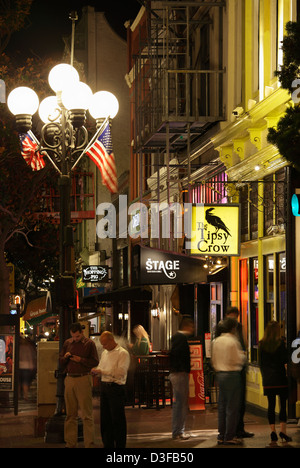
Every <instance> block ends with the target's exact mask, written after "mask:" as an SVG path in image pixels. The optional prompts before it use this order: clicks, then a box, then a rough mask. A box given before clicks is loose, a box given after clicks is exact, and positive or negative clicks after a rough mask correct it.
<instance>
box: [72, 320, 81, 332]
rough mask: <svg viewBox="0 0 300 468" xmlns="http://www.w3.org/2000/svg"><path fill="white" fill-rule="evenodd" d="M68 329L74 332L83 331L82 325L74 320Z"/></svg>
mask: <svg viewBox="0 0 300 468" xmlns="http://www.w3.org/2000/svg"><path fill="white" fill-rule="evenodd" d="M70 331H71V332H72V333H76V332H79V333H81V332H82V331H83V327H82V325H81V323H79V322H75V323H72V325H71V326H70Z"/></svg>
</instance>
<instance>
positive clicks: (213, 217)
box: [205, 208, 231, 237]
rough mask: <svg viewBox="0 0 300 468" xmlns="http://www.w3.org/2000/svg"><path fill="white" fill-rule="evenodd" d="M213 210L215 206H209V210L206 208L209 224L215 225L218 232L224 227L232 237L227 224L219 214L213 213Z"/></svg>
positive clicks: (206, 217) (223, 229)
mask: <svg viewBox="0 0 300 468" xmlns="http://www.w3.org/2000/svg"><path fill="white" fill-rule="evenodd" d="M213 211H214V208H209V209H208V210H206V213H205V219H206V221H207V222H208V224H211V225H212V226H214V227H215V228H216V232H218V231H219V229H222V231H224V232H226V234H228V235H229V236H230V237H231V234H230V231H229V229H228V227H227V226H226V225H225V223H224V222H223V221H222V219H221V218H220V217H219V216H216V215H214V214H213V213H212V212H213Z"/></svg>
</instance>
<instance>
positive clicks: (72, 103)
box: [7, 63, 119, 415]
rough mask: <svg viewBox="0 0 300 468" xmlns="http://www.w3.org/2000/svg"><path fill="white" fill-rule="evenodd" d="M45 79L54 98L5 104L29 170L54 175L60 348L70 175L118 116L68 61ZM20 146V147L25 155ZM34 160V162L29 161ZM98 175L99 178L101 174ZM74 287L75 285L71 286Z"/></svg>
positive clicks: (66, 292)
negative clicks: (89, 121)
mask: <svg viewBox="0 0 300 468" xmlns="http://www.w3.org/2000/svg"><path fill="white" fill-rule="evenodd" d="M48 81H49V84H50V87H51V88H52V90H53V91H54V93H55V95H53V96H49V97H47V98H45V99H44V100H43V101H42V102H41V103H40V104H39V98H38V96H37V94H36V93H35V92H34V91H33V90H32V89H30V88H28V87H24V86H21V87H19V88H16V89H14V90H13V91H11V93H10V94H9V96H8V99H7V105H8V108H9V109H10V111H11V112H12V113H13V114H14V115H15V119H16V128H17V131H18V132H19V134H20V140H21V144H22V145H24V141H25V140H26V145H27V148H29V150H28V151H29V152H30V158H28V159H30V162H29V163H28V164H29V165H30V166H31V168H32V169H33V170H40V169H41V168H43V167H44V166H45V163H44V157H46V158H48V159H49V161H50V162H51V164H52V165H53V166H54V168H55V170H56V171H57V172H58V174H59V184H58V185H59V199H60V210H59V211H60V235H59V240H60V254H59V277H58V278H56V292H57V303H58V305H59V307H60V312H59V323H60V327H59V333H60V336H59V342H60V349H61V347H62V345H63V343H64V341H65V340H66V339H67V338H68V337H69V327H70V324H71V323H72V312H71V310H70V309H71V308H72V307H73V306H75V281H74V277H75V272H74V271H73V270H74V263H75V262H74V261H73V256H74V245H73V228H72V226H71V208H70V207H71V174H72V171H73V170H74V168H75V167H76V165H77V164H78V163H79V161H80V159H81V158H82V156H83V155H84V154H87V151H89V150H90V148H91V147H92V146H93V145H94V144H98V141H99V139H101V138H102V134H104V133H105V135H106V132H107V129H109V126H110V121H111V119H113V118H114V117H115V116H116V115H117V112H118V109H119V103H118V100H117V98H116V97H115V96H114V95H113V94H111V93H108V92H105V91H101V92H97V93H95V94H94V95H93V92H92V90H91V89H90V87H89V86H88V85H87V84H85V83H83V82H81V81H80V79H79V74H78V72H77V70H76V69H75V68H74V67H73V66H72V65H69V64H67V63H63V64H59V65H56V66H55V67H54V68H53V69H52V70H51V71H50V73H49V77H48ZM37 110H38V115H39V117H40V119H41V120H42V122H43V123H44V125H43V127H42V129H41V132H40V139H38V138H37V137H36V136H35V135H34V134H33V132H32V130H31V129H32V116H33V115H34V114H35V113H36V112H37ZM88 110H89V113H90V115H91V117H92V118H94V119H95V120H96V125H95V127H96V128H95V134H94V136H93V137H92V138H91V139H89V135H88V131H87V129H86V128H85V126H84V125H85V120H86V114H87V112H88ZM24 147H25V146H22V151H24V149H23V148H24ZM32 161H33V162H32ZM102 177H103V174H102ZM73 286H74V287H73ZM63 388H64V376H63V372H61V371H60V370H59V371H58V383H57V396H58V405H57V409H56V415H62V414H63Z"/></svg>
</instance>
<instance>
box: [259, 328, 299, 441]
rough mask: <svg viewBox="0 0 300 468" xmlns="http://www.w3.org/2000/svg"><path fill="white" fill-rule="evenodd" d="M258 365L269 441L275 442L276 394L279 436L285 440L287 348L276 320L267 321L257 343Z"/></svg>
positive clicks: (276, 438) (288, 438)
mask: <svg viewBox="0 0 300 468" xmlns="http://www.w3.org/2000/svg"><path fill="white" fill-rule="evenodd" d="M258 355H259V366H260V370H261V374H262V380H263V387H264V395H266V396H267V398H268V420H269V424H270V426H271V431H272V433H271V441H272V442H277V440H278V437H277V434H276V429H275V406H276V396H277V395H278V396H279V399H280V413H279V419H280V429H281V431H280V433H279V437H281V439H282V440H285V441H286V442H290V441H291V440H292V439H291V438H290V437H288V436H287V435H286V422H287V414H286V402H287V398H288V381H287V376H286V364H287V360H288V355H287V348H286V346H285V343H284V341H283V340H282V338H281V330H280V324H279V323H278V322H276V321H271V322H269V323H268V325H267V327H266V330H265V335H264V337H263V339H262V340H261V341H260V343H259V352H258Z"/></svg>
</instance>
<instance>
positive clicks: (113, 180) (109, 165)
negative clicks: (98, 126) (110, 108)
mask: <svg viewBox="0 0 300 468" xmlns="http://www.w3.org/2000/svg"><path fill="white" fill-rule="evenodd" d="M86 154H87V155H88V156H89V157H90V158H91V160H92V161H94V163H95V164H96V166H97V167H98V168H99V170H100V172H101V176H102V183H103V185H106V187H107V188H108V190H109V191H110V192H112V193H117V192H118V179H117V171H116V164H115V157H114V153H113V147H112V139H111V133H110V126H109V123H107V125H106V127H105V129H104V130H103V132H102V133H101V135H100V136H99V137H98V138H97V140H96V141H95V142H94V143H93V144H92V146H91V147H90V148H89V149H88V150H87V151H86Z"/></svg>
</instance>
